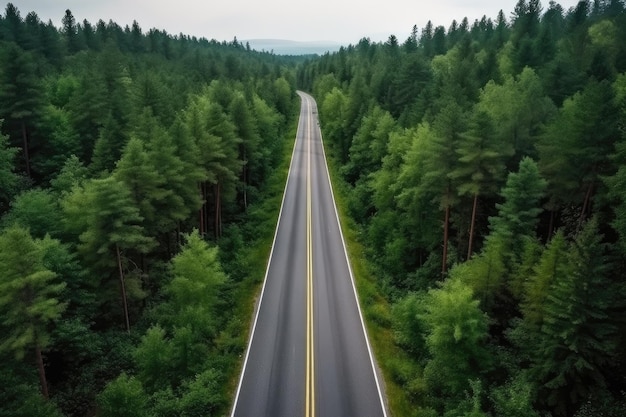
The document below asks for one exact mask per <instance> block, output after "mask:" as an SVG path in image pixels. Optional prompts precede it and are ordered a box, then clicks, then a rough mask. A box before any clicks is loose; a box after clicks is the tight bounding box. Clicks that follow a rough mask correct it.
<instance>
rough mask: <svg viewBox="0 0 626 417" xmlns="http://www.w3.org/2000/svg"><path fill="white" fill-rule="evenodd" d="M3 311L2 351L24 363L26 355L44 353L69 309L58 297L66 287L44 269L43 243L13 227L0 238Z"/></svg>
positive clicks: (0, 235) (26, 231)
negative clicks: (52, 330) (36, 351)
mask: <svg viewBox="0 0 626 417" xmlns="http://www.w3.org/2000/svg"><path fill="white" fill-rule="evenodd" d="M0 270H1V271H2V273H1V274H0V294H2V295H1V296H0V311H1V312H2V326H3V328H4V332H5V333H4V338H3V340H2V343H1V344H0V349H1V350H2V351H9V352H12V353H14V354H15V356H16V358H18V359H22V358H23V357H24V355H25V354H26V352H27V351H31V350H34V349H35V348H40V349H43V348H45V347H46V346H47V345H48V343H49V341H50V333H49V329H50V326H51V324H52V323H54V322H55V321H56V320H58V319H59V317H60V316H61V313H62V312H63V310H64V309H65V307H66V305H65V304H64V303H62V302H60V301H59V299H58V297H59V295H60V294H61V292H62V291H63V288H64V287H65V283H58V282H55V278H56V274H55V273H54V272H52V271H50V270H49V269H48V268H46V266H45V265H44V252H43V251H42V246H41V241H37V240H33V238H32V237H31V235H30V234H29V233H28V230H26V229H23V228H21V227H19V226H12V227H10V228H9V229H6V230H4V231H3V232H2V234H0Z"/></svg>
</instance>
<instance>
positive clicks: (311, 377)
mask: <svg viewBox="0 0 626 417" xmlns="http://www.w3.org/2000/svg"><path fill="white" fill-rule="evenodd" d="M307 102H308V100H307ZM308 104H309V106H310V102H308ZM306 178H307V182H306V201H307V205H306V219H307V222H306V226H307V229H306V234H307V242H306V244H307V299H306V302H307V311H306V314H307V322H306V326H307V335H306V337H307V345H306V362H307V366H306V417H315V358H314V357H315V352H314V348H315V344H314V339H313V231H312V229H313V227H312V217H313V216H312V209H311V115H310V112H309V114H308V115H307V176H306Z"/></svg>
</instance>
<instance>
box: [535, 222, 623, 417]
mask: <svg viewBox="0 0 626 417" xmlns="http://www.w3.org/2000/svg"><path fill="white" fill-rule="evenodd" d="M597 229H598V225H597V220H596V219H595V218H594V219H592V220H590V221H589V222H588V223H587V224H586V226H585V228H584V229H583V230H582V231H581V233H580V235H579V236H578V237H577V238H576V240H575V241H574V242H573V243H572V245H571V249H570V250H569V252H568V254H567V260H568V263H569V265H570V268H571V269H570V270H569V271H567V274H563V275H557V276H555V280H554V281H553V282H552V284H551V286H550V288H549V290H548V292H547V294H548V298H547V299H546V303H545V309H544V317H543V326H542V327H541V336H540V340H539V343H538V349H537V350H536V351H535V352H534V355H533V366H532V368H531V372H532V375H533V377H534V378H537V379H538V380H539V381H540V384H541V386H544V387H545V388H543V389H541V390H540V395H541V393H542V392H543V391H544V390H545V391H547V392H545V395H546V397H545V399H544V401H546V402H547V403H548V405H550V406H551V407H552V408H554V410H555V412H556V413H557V414H559V415H567V414H569V413H571V410H572V409H573V407H574V406H575V405H576V404H578V403H579V402H580V401H581V400H584V399H586V398H588V397H589V396H590V393H593V392H594V389H597V387H602V386H603V385H604V384H605V377H604V374H603V372H602V369H603V367H606V366H610V364H611V363H612V362H613V359H614V353H615V348H616V340H617V339H616V335H617V329H618V327H617V325H616V321H615V319H614V318H611V317H610V312H611V311H612V309H613V306H614V305H615V297H616V294H614V293H613V291H612V287H611V285H610V281H609V277H608V276H607V271H608V269H609V267H610V264H609V263H608V260H607V258H606V254H605V253H606V248H605V244H603V243H602V236H601V235H600V234H599V233H598V230H597Z"/></svg>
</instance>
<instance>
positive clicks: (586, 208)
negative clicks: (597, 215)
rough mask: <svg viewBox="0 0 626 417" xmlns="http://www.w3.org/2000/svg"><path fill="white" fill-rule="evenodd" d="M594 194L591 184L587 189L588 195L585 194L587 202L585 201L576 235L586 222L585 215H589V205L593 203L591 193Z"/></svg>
mask: <svg viewBox="0 0 626 417" xmlns="http://www.w3.org/2000/svg"><path fill="white" fill-rule="evenodd" d="M592 192H593V182H592V183H591V184H589V187H588V188H587V193H586V194H585V200H584V201H583V208H582V210H581V211H580V219H578V227H577V229H576V233H578V232H579V231H580V229H581V228H582V226H583V223H584V221H585V217H586V216H585V215H586V214H587V210H588V209H589V205H590V204H589V203H590V201H591V193H592Z"/></svg>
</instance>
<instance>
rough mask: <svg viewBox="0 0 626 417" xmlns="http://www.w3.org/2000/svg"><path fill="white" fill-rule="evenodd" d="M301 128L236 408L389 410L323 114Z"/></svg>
mask: <svg viewBox="0 0 626 417" xmlns="http://www.w3.org/2000/svg"><path fill="white" fill-rule="evenodd" d="M298 94H299V95H300V98H301V103H302V104H301V110H300V120H299V124H298V133H297V137H296V143H295V146H294V150H293V156H292V161H291V166H290V169H289V176H288V179H287V184H286V186H285V194H284V196H283V203H282V207H281V211H280V216H279V220H278V225H277V228H276V235H275V237H274V245H273V247H272V252H271V255H270V260H269V263H268V268H267V271H266V276H265V282H264V284H263V290H262V292H261V298H260V301H259V306H258V311H257V313H256V316H255V321H254V325H253V329H252V335H251V339H250V344H249V346H248V349H247V351H246V357H245V361H244V367H243V371H242V374H241V379H240V382H239V386H238V389H237V394H236V398H235V402H234V405H233V410H232V417H257V416H258V417H261V416H267V417H299V416H303V417H350V416H354V417H386V411H385V408H384V405H383V399H382V394H381V390H380V386H379V382H378V380H377V376H376V373H375V370H374V364H373V357H372V353H371V349H370V347H369V344H368V342H367V338H366V332H365V327H364V325H363V321H362V317H361V313H360V311H359V307H358V304H357V298H356V291H355V288H354V284H353V278H352V274H351V271H350V267H349V264H348V261H347V259H346V253H345V247H344V243H343V237H342V235H341V229H340V226H339V218H338V216H337V213H336V208H335V204H334V199H333V195H332V191H331V187H330V178H329V176H328V169H327V166H326V159H325V155H324V150H323V146H322V139H321V133H320V129H319V126H318V123H317V106H316V103H315V100H313V98H312V97H311V96H309V95H307V94H304V93H298Z"/></svg>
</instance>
